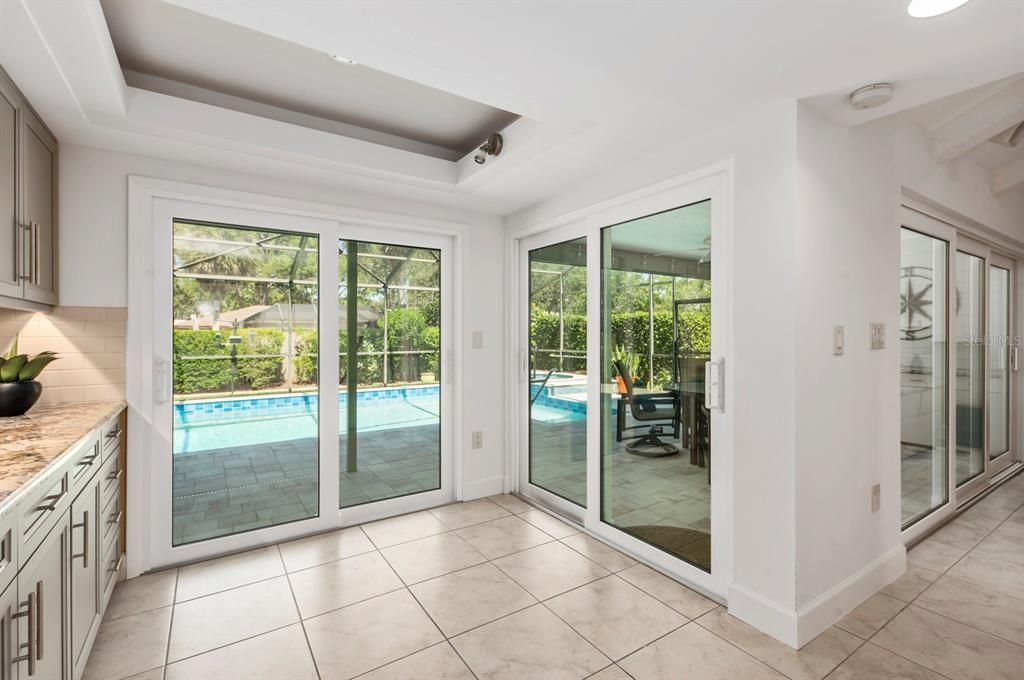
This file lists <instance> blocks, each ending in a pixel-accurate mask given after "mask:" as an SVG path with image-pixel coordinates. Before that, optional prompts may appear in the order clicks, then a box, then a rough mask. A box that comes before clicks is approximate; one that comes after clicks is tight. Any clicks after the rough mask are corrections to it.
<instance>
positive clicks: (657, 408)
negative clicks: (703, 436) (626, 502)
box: [615, 360, 679, 458]
mask: <svg viewBox="0 0 1024 680" xmlns="http://www.w3.org/2000/svg"><path fill="white" fill-rule="evenodd" d="M615 369H616V370H617V371H618V372H619V375H620V376H622V381H623V382H624V383H625V385H626V399H625V401H626V403H628V404H629V411H630V413H631V414H632V415H633V419H634V420H636V421H637V422H638V423H639V425H633V426H630V427H623V428H622V429H623V430H637V429H641V430H647V433H646V434H641V435H632V436H629V437H622V438H621V439H630V440H633V441H631V442H630V443H629V444H627V445H626V451H627V452H628V453H632V454H633V455H636V456H646V457H648V458H660V457H662V456H674V455H675V454H677V453H679V447H678V446H676V445H675V444H670V443H668V442H666V441H664V440H662V439H661V435H663V434H664V426H665V425H671V427H672V438H673V439H677V438H678V437H679V395H678V394H675V393H672V392H660V393H650V394H637V393H636V392H635V385H634V384H633V376H632V375H630V373H629V369H627V368H626V366H625V364H623V363H622V362H621V361H618V360H616V361H615ZM622 407H623V404H622V402H621V401H620V402H619V408H622ZM621 439H620V441H621Z"/></svg>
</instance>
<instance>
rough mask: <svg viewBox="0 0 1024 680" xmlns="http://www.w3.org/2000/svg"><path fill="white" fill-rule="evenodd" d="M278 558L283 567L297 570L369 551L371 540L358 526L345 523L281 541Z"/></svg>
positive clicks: (371, 547)
mask: <svg viewBox="0 0 1024 680" xmlns="http://www.w3.org/2000/svg"><path fill="white" fill-rule="evenodd" d="M279 547H280V548H281V559H283V560H284V566H285V569H287V570H288V571H298V570H299V569H308V568H309V567H315V566H317V565H320V564H327V563H328V562H334V561H335V560H340V559H344V558H346V557H354V556H356V555H362V554H363V553H367V552H371V551H372V550H373V549H374V548H373V543H371V542H370V539H369V538H367V537H366V534H364V533H363V530H362V529H360V528H359V527H347V528H345V529H339V530H337V531H330V532H328V533H326V534H317V535H316V536H309V537H308V538H300V539H299V540H297V541H289V542H288V543H282V544H281V545H280V546H279Z"/></svg>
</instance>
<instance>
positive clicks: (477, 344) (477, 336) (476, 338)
mask: <svg viewBox="0 0 1024 680" xmlns="http://www.w3.org/2000/svg"><path fill="white" fill-rule="evenodd" d="M483 348H484V332H483V331H473V349H483Z"/></svg>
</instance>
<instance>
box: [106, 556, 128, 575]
mask: <svg viewBox="0 0 1024 680" xmlns="http://www.w3.org/2000/svg"><path fill="white" fill-rule="evenodd" d="M123 559H124V555H121V556H120V557H118V558H117V559H116V560H110V565H111V566H110V567H109V568H108V569H107V571H109V572H111V573H113V572H117V571H121V560H123Z"/></svg>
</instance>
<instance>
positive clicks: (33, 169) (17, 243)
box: [0, 69, 57, 309]
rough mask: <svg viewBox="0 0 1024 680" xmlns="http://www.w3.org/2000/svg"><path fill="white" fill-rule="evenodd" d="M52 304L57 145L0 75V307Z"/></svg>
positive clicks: (15, 87)
mask: <svg viewBox="0 0 1024 680" xmlns="http://www.w3.org/2000/svg"><path fill="white" fill-rule="evenodd" d="M56 304H57V139H56V138H55V137H54V136H53V134H51V133H50V131H49V130H48V129H47V128H46V126H45V125H44V124H43V122H42V120H41V119H40V118H39V116H37V115H36V114H35V112H34V111H33V110H32V108H31V106H30V105H29V104H28V101H27V100H26V99H25V98H24V97H23V96H22V95H21V93H20V92H19V91H18V88H17V86H15V84H14V82H13V81H11V79H10V78H9V77H8V76H7V74H6V73H4V72H3V70H2V69H0V306H11V307H26V308H30V309H46V307H52V306H54V305H56Z"/></svg>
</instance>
